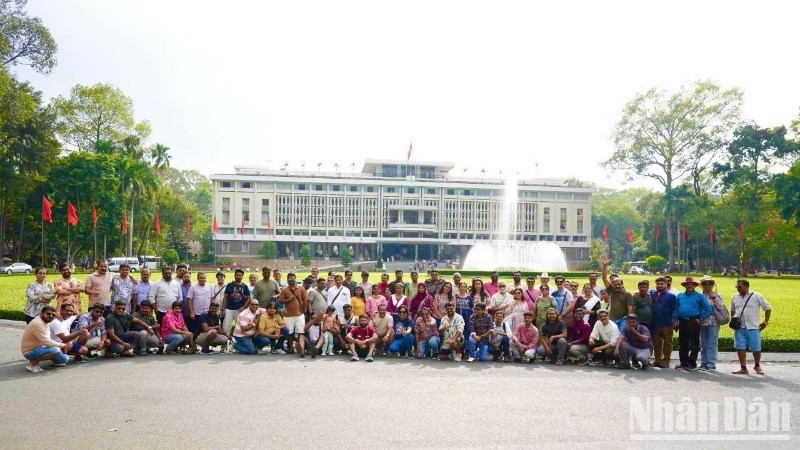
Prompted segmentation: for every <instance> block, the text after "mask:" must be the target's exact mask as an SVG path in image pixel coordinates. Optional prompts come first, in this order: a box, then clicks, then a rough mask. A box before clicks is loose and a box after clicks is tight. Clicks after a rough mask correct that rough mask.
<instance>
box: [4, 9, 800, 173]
mask: <svg viewBox="0 0 800 450" xmlns="http://www.w3.org/2000/svg"><path fill="white" fill-rule="evenodd" d="M543 3H544V2H534V1H523V2H499V1H493V2H490V1H484V2H470V1H433V0H426V1H396V2H385V1H375V0H372V1H363V2H355V1H353V2H350V1H348V2H344V1H322V2H312V1H302V2H300V1H283V2H266V1H252V2H239V1H224V2H222V1H218V2H206V1H181V2H178V1H119V0H115V1H53V0H30V3H29V5H28V10H29V12H30V14H31V15H33V16H38V17H41V18H42V19H43V20H44V23H45V24H46V25H47V26H48V27H49V28H50V31H51V32H52V33H53V35H54V37H55V39H56V41H57V42H58V46H59V52H58V61H59V63H58V66H57V67H56V68H55V70H54V71H53V73H52V74H50V75H49V76H46V77H45V76H40V75H37V74H34V73H31V72H30V71H26V70H18V73H19V75H20V76H21V77H22V78H27V79H29V80H30V81H31V82H32V83H33V84H34V85H35V86H36V87H37V88H38V89H41V90H42V91H43V92H44V94H45V96H46V97H53V96H56V95H59V94H64V95H68V94H69V89H70V88H71V87H72V86H73V85H74V84H76V83H82V84H94V83H96V82H107V83H112V84H114V85H116V86H118V87H119V88H121V89H122V90H123V91H124V92H125V94H127V95H128V96H130V97H132V98H133V101H134V105H135V108H136V116H137V119H139V120H141V119H147V120H149V121H150V123H151V125H152V128H153V135H152V138H151V142H150V143H151V144H152V143H155V142H159V143H163V144H166V145H167V146H169V147H170V148H171V153H172V155H173V159H172V164H173V166H176V167H179V168H194V169H198V170H200V171H201V172H203V173H205V174H211V173H231V172H232V171H233V165H234V164H236V165H244V164H257V165H270V166H272V167H278V166H280V165H282V164H283V163H284V161H289V163H290V165H291V166H292V167H296V168H298V169H299V167H300V162H301V161H303V160H305V161H313V163H311V164H313V166H314V167H316V162H318V161H322V162H324V163H325V166H323V167H330V168H331V170H332V165H333V162H334V161H337V160H338V161H339V162H340V163H341V164H342V166H343V168H346V169H343V170H348V171H349V170H350V164H351V162H353V161H355V162H357V164H360V162H362V161H363V159H364V158H373V159H405V156H406V152H407V150H408V146H409V141H411V140H413V143H414V152H413V155H412V160H414V159H416V160H425V161H430V160H446V161H454V162H456V163H457V167H456V169H455V171H456V172H457V173H458V174H459V175H461V174H462V173H463V172H462V171H463V169H464V168H466V169H468V172H467V174H468V175H476V176H477V175H478V174H479V171H480V169H481V168H486V169H487V172H495V173H496V172H497V171H498V170H500V169H503V168H506V167H513V168H515V169H518V170H519V171H520V172H521V176H523V177H524V176H536V175H538V176H548V177H565V178H566V177H571V176H577V177H579V178H582V179H585V180H588V181H592V182H595V183H598V184H600V185H605V186H610V187H619V186H621V182H622V179H621V178H620V177H613V176H612V177H611V178H610V179H609V178H608V177H607V174H606V172H605V171H604V169H602V168H601V167H600V166H599V164H600V162H602V161H603V160H605V159H606V158H608V156H609V155H610V154H611V152H612V151H613V147H612V144H611V141H610V139H609V136H610V134H611V130H612V128H613V126H614V124H615V122H616V121H617V120H618V119H619V117H620V114H621V111H622V107H623V106H624V104H625V103H626V102H628V101H629V100H631V99H632V98H633V96H634V95H635V94H636V93H637V92H639V91H643V90H645V89H647V88H649V87H652V86H657V87H663V88H667V89H674V88H677V87H678V86H680V85H681V84H685V83H689V82H691V81H693V80H696V79H699V78H709V79H713V80H715V81H717V82H719V83H721V84H722V85H723V86H724V87H731V86H738V87H740V88H742V89H743V90H744V92H745V104H744V115H745V117H746V118H747V119H749V120H755V121H756V122H758V123H759V124H761V125H763V126H773V125H777V124H786V123H788V122H789V121H790V120H791V119H792V118H794V117H797V115H798V107H800V82H798V80H800V60H799V59H798V53H797V42H798V35H797V18H798V17H800V6H799V5H800V4H798V2H767V1H760V2H752V1H751V2H745V3H742V4H738V3H734V2H710V1H688V2H683V1H669V2H660V3H657V2H642V1H635V2H622V1H613V2H597V1H592V2H578V1H571V2H547V3H548V4H547V5H544V4H543ZM537 163H538V170H537V169H536V167H537ZM311 164H308V163H307V164H306V167H307V168H309V167H310V165H311ZM357 167H358V166H357Z"/></svg>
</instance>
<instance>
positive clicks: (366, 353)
mask: <svg viewBox="0 0 800 450" xmlns="http://www.w3.org/2000/svg"><path fill="white" fill-rule="evenodd" d="M376 342H378V334H377V333H376V332H375V329H374V328H372V327H370V326H369V317H368V316H367V315H366V314H362V315H360V316H359V317H358V326H357V327H353V329H352V330H350V334H348V335H347V343H348V344H349V346H350V353H351V354H352V355H353V356H352V357H351V358H350V361H358V360H359V359H360V358H364V357H366V358H367V362H372V352H374V351H375V343H376Z"/></svg>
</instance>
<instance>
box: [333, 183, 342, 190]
mask: <svg viewBox="0 0 800 450" xmlns="http://www.w3.org/2000/svg"><path fill="white" fill-rule="evenodd" d="M331 190H332V191H333V192H341V191H342V185H340V184H332V185H331Z"/></svg>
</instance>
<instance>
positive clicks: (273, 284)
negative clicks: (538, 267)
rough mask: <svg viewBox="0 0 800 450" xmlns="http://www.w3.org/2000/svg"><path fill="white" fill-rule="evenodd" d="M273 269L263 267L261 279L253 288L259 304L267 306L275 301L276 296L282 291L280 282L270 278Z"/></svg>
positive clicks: (254, 296)
mask: <svg viewBox="0 0 800 450" xmlns="http://www.w3.org/2000/svg"><path fill="white" fill-rule="evenodd" d="M271 273H272V270H271V269H270V268H269V267H266V266H264V267H262V268H261V279H260V280H258V282H257V283H256V286H255V289H253V298H254V299H256V300H258V304H259V305H261V306H262V307H265V306H267V305H269V304H270V303H272V302H273V300H274V299H275V297H277V296H278V294H280V293H281V287H280V286H279V285H278V282H277V281H275V280H273V279H271V278H270V274H271Z"/></svg>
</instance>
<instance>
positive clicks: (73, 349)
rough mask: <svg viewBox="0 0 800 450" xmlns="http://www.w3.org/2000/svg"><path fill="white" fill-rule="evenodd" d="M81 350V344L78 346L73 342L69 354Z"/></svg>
mask: <svg viewBox="0 0 800 450" xmlns="http://www.w3.org/2000/svg"><path fill="white" fill-rule="evenodd" d="M81 348H83V344H79V343H77V342H73V343H72V348H71V349H69V351H70V353H72V352H78V351H79V350H80V349H81Z"/></svg>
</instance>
